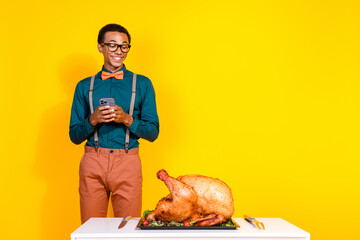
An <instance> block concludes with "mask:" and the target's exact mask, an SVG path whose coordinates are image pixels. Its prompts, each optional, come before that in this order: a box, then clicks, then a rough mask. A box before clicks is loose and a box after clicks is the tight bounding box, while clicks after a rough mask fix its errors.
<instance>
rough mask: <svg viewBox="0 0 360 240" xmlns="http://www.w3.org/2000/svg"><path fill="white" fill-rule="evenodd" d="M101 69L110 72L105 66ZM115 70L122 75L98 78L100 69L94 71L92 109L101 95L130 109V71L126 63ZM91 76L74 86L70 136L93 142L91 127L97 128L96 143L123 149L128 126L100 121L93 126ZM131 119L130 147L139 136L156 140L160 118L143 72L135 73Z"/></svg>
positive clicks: (153, 96)
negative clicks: (91, 118)
mask: <svg viewBox="0 0 360 240" xmlns="http://www.w3.org/2000/svg"><path fill="white" fill-rule="evenodd" d="M102 71H106V72H110V71H109V70H107V69H106V68H104V67H103V68H102ZM118 71H124V79H122V80H119V79H116V78H109V79H107V80H104V81H103V80H102V79H101V71H100V72H98V73H97V74H96V75H95V81H94V90H93V104H94V111H95V109H96V108H97V107H98V106H99V105H100V103H99V99H100V98H114V99H115V104H116V105H118V106H120V107H121V108H122V109H123V110H124V112H126V113H129V108H130V100H131V93H132V79H133V73H132V72H131V71H129V70H127V69H126V67H125V65H124V66H123V67H122V68H121V69H119V70H118ZM90 80H91V77H88V78H85V79H84V80H82V81H80V82H79V83H78V84H77V86H76V89H75V94H74V100H73V104H72V108H71V119H70V139H71V141H72V142H73V143H75V144H80V143H82V142H83V141H85V140H86V139H87V142H86V146H91V147H94V146H95V142H94V130H95V128H96V127H97V128H98V134H99V147H101V148H112V149H125V133H126V129H127V127H126V126H125V125H124V124H122V123H115V122H110V123H100V124H97V125H96V126H92V125H91V124H90V122H89V117H90V115H91V111H90V105H89V89H90ZM133 118H134V121H133V123H132V124H131V126H130V127H129V130H130V143H129V149H132V148H137V147H138V146H139V142H138V139H139V138H144V139H146V140H148V141H151V142H152V141H155V139H156V138H157V137H158V135H159V118H158V114H157V110H156V101H155V91H154V87H153V85H152V83H151V81H150V79H148V78H147V77H145V76H142V75H137V80H136V97H135V107H134V112H133Z"/></svg>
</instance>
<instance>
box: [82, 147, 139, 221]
mask: <svg viewBox="0 0 360 240" xmlns="http://www.w3.org/2000/svg"><path fill="white" fill-rule="evenodd" d="M79 175H80V186H79V193H80V209H81V223H84V222H86V221H87V220H88V219H89V218H91V217H106V215H107V209H108V202H109V197H110V193H111V200H112V206H113V209H114V216H115V217H124V216H126V215H131V216H133V217H139V216H141V197H142V172H141V160H140V157H139V148H135V149H131V150H129V152H128V153H125V150H123V149H107V148H99V149H98V152H96V151H95V148H93V147H88V146H85V153H84V155H83V157H82V159H81V162H80V170H79Z"/></svg>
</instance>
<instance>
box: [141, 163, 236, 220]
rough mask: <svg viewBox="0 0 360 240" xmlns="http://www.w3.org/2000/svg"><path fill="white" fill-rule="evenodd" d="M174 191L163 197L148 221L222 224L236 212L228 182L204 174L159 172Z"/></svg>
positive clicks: (159, 176) (160, 176)
mask: <svg viewBox="0 0 360 240" xmlns="http://www.w3.org/2000/svg"><path fill="white" fill-rule="evenodd" d="M157 177H158V178H159V179H161V180H162V181H163V182H164V183H165V185H166V186H167V187H168V189H169V191H170V194H169V195H168V196H166V197H164V198H162V199H161V200H160V201H159V202H158V203H157V205H156V208H155V210H154V211H153V212H151V213H150V214H149V215H148V216H147V220H150V219H152V220H161V221H167V222H168V221H175V222H184V221H190V222H193V221H195V223H194V226H212V225H218V224H221V223H223V222H226V221H227V220H229V219H230V218H231V217H232V215H233V214H234V199H233V195H232V193H231V189H230V188H229V186H228V185H226V183H224V182H223V181H221V180H219V179H217V178H211V177H206V176H202V175H184V176H180V177H178V178H173V177H171V176H169V174H168V173H167V172H166V171H165V170H164V169H162V170H160V171H158V173H157Z"/></svg>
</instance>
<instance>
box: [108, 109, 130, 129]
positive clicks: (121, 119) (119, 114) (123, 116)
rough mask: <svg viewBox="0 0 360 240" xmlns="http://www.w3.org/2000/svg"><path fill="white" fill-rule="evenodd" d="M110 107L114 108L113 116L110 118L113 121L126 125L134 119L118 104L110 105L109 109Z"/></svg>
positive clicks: (128, 125)
mask: <svg viewBox="0 0 360 240" xmlns="http://www.w3.org/2000/svg"><path fill="white" fill-rule="evenodd" d="M111 109H113V110H114V113H113V118H112V119H113V121H114V122H117V123H123V124H124V125H125V126H127V127H130V126H131V124H132V123H133V121H134V119H133V118H132V116H130V115H129V114H127V113H126V112H124V110H123V109H122V108H121V107H119V106H118V105H115V107H111V108H110V109H109V110H110V111H111Z"/></svg>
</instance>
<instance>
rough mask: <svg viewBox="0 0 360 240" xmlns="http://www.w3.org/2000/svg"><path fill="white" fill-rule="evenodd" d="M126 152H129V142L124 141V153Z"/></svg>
mask: <svg viewBox="0 0 360 240" xmlns="http://www.w3.org/2000/svg"><path fill="white" fill-rule="evenodd" d="M128 152H129V144H128V143H125V153H128Z"/></svg>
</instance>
